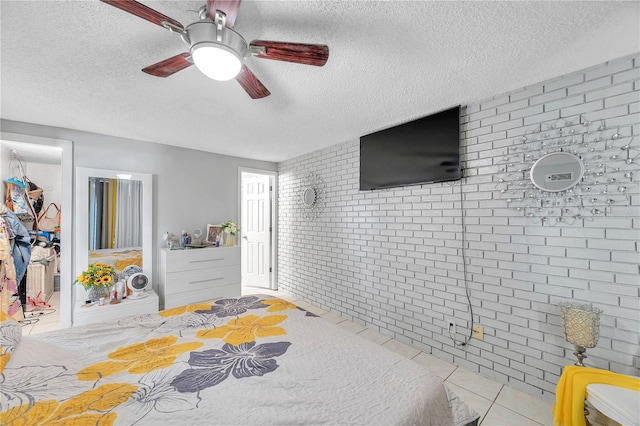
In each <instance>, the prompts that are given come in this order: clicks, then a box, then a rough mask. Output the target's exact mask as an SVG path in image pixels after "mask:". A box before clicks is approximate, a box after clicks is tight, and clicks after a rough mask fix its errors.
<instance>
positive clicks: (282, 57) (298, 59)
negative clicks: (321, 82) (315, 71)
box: [250, 40, 329, 67]
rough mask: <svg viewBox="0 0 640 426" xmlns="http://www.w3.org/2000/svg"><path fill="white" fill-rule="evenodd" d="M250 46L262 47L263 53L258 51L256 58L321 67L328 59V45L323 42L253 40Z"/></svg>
mask: <svg viewBox="0 0 640 426" xmlns="http://www.w3.org/2000/svg"><path fill="white" fill-rule="evenodd" d="M250 46H251V47H264V48H266V52H265V53H258V54H257V55H256V56H257V57H258V58H265V59H274V60H276V61H287V62H295V63H297V64H305V65H314V66H316V67H321V66H323V65H324V64H326V63H327V59H329V46H326V45H324V44H303V43H286V42H279V41H266V40H253V41H252V42H251V44H250Z"/></svg>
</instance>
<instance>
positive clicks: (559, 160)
mask: <svg viewBox="0 0 640 426" xmlns="http://www.w3.org/2000/svg"><path fill="white" fill-rule="evenodd" d="M530 174H531V182H532V183H533V184H534V185H535V186H536V187H537V188H538V189H541V190H542V191H547V192H562V191H566V190H568V189H571V188H573V187H574V186H576V184H577V183H578V182H580V180H581V179H582V176H583V175H584V164H583V163H582V160H581V159H580V158H579V157H578V156H577V155H575V154H571V153H569V152H552V153H551V154H547V155H545V156H543V157H541V158H540V159H539V160H538V161H536V162H535V164H534V165H533V167H531V173H530Z"/></svg>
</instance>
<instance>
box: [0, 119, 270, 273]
mask: <svg viewBox="0 0 640 426" xmlns="http://www.w3.org/2000/svg"><path fill="white" fill-rule="evenodd" d="M0 126H1V128H2V131H3V132H8V133H17V134H25V135H31V136H39V137H46V138H54V139H63V140H69V141H72V142H73V162H74V167H91V168H102V169H112V170H122V171H125V170H135V171H138V172H141V173H151V174H152V175H153V185H154V187H153V206H152V207H153V224H152V226H153V230H154V232H153V234H154V240H153V244H154V247H158V244H159V242H160V241H161V237H162V234H163V233H164V232H165V231H171V232H174V233H177V232H180V230H182V229H186V230H190V231H191V230H193V229H195V228H200V229H202V230H203V231H205V229H206V225H207V223H222V222H224V221H226V220H229V219H232V220H235V221H238V220H239V213H238V206H239V201H238V168H239V167H247V168H255V169H262V170H275V169H276V165H275V163H271V162H265V161H255V160H248V159H243V158H239V157H230V156H224V155H219V154H213V153H209V152H203V151H196V150H189V149H184V148H178V147H172V146H168V145H161V144H156V143H151V142H141V141H136V140H130V139H123V138H118V137H113V136H107V135H99V134H95V133H88V132H82V131H78V130H71V129H62V128H56V127H50V126H41V125H36V124H30V123H21V122H15V121H9V120H1V121H0ZM38 184H41V183H38ZM62 191H74V188H62ZM62 209H63V211H65V212H73V211H75V206H62ZM74 224H75V221H74ZM74 233H75V229H74ZM65 243H66V241H65V240H64V236H63V237H62V244H65ZM73 253H74V257H75V249H74V250H73ZM153 255H154V265H155V266H154V268H155V269H156V270H157V265H158V263H157V251H156V250H154V254H153ZM72 268H73V270H76V266H75V263H74V265H73V266H72ZM154 276H157V273H154ZM62 285H65V283H61V286H62ZM67 285H71V283H67Z"/></svg>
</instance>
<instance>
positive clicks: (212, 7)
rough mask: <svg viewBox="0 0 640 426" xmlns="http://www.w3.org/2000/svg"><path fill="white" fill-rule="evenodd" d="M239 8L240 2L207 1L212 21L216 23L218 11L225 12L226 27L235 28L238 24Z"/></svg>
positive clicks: (236, 0)
mask: <svg viewBox="0 0 640 426" xmlns="http://www.w3.org/2000/svg"><path fill="white" fill-rule="evenodd" d="M238 6H240V0H207V14H208V15H209V18H211V20H212V21H215V20H216V10H219V11H220V12H224V14H225V15H227V23H226V26H227V27H229V28H233V26H234V25H235V24H236V15H237V14H238Z"/></svg>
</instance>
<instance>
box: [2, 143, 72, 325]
mask: <svg viewBox="0 0 640 426" xmlns="http://www.w3.org/2000/svg"><path fill="white" fill-rule="evenodd" d="M70 156H71V142H69V141H60V140H54V139H46V138H37V137H32V136H26V135H16V134H8V133H2V137H1V138H0V178H1V179H2V182H3V199H2V205H1V206H0V211H3V210H4V209H5V208H6V210H8V213H5V214H4V215H3V220H4V221H5V222H4V223H5V224H10V225H11V226H12V227H13V230H14V231H15V232H17V233H18V234H19V235H20V236H21V242H20V243H19V244H18V243H15V244H14V245H13V246H14V247H15V246H18V247H20V249H21V251H17V250H15V249H14V250H12V256H11V262H12V263H13V266H14V269H15V272H16V275H19V276H16V277H15V278H17V279H16V281H17V282H16V289H15V291H16V293H14V294H17V295H18V296H17V297H15V296H13V295H9V294H8V293H11V291H8V292H4V291H3V295H2V303H3V304H7V303H9V302H10V303H12V304H14V306H15V305H16V304H17V306H19V307H20V312H18V311H17V310H15V309H14V315H13V316H14V318H16V319H18V320H19V321H20V323H21V324H22V334H23V335H29V334H36V333H40V332H44V331H49V330H54V329H58V328H64V327H69V326H70V325H71V304H70V298H71V294H72V289H71V285H72V283H73V278H72V275H71V264H72V254H71V253H72V248H71V242H72V238H71V235H72V230H71V226H72V225H71V223H72V220H71V210H72V209H71V203H72V188H73V187H72V185H71V174H72V172H71V161H70ZM67 182H68V183H67ZM16 241H17V240H16ZM5 262H6V260H5ZM5 266H6V265H5ZM2 274H3V278H5V277H7V275H6V268H3V269H2ZM4 282H7V281H6V280H5V281H4ZM12 296H13V298H12ZM7 299H10V300H9V301H8V300H7Z"/></svg>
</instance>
